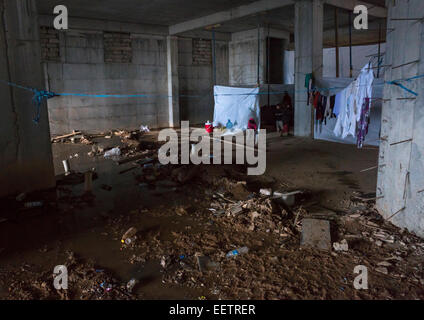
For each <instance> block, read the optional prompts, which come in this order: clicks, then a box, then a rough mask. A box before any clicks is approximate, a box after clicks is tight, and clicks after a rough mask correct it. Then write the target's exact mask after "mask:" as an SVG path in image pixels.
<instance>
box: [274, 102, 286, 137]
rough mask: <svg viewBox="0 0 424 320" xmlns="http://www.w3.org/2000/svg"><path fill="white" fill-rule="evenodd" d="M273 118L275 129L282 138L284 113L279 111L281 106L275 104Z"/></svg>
mask: <svg viewBox="0 0 424 320" xmlns="http://www.w3.org/2000/svg"><path fill="white" fill-rule="evenodd" d="M274 117H275V124H276V127H277V132H279V133H280V137H282V136H283V129H284V123H283V119H284V112H283V110H282V109H281V105H279V104H277V107H276V110H275V113H274Z"/></svg>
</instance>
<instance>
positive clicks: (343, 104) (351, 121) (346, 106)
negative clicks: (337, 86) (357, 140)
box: [334, 63, 374, 139]
mask: <svg viewBox="0 0 424 320" xmlns="http://www.w3.org/2000/svg"><path fill="white" fill-rule="evenodd" d="M373 81H374V75H373V72H372V69H371V64H370V63H369V64H367V65H366V66H365V67H364V68H362V70H361V73H360V74H359V76H358V78H357V79H356V80H355V81H353V82H352V83H351V84H350V85H349V86H348V87H347V88H345V89H344V90H342V91H341V92H340V93H339V94H337V95H336V102H335V107H334V109H335V111H334V113H336V114H337V112H338V114H337V122H336V126H335V128H334V134H335V135H336V136H339V137H342V138H343V139H345V138H346V137H347V136H349V135H351V136H353V137H356V136H357V135H356V129H357V122H359V121H360V120H361V115H362V108H363V106H364V99H365V98H371V97H372V83H373ZM336 108H338V110H336Z"/></svg>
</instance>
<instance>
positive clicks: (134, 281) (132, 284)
mask: <svg viewBox="0 0 424 320" xmlns="http://www.w3.org/2000/svg"><path fill="white" fill-rule="evenodd" d="M137 283H138V281H137V279H134V278H133V279H131V280H130V281H128V283H127V290H128V291H129V292H132V291H133V289H134V287H135V286H136V285H137Z"/></svg>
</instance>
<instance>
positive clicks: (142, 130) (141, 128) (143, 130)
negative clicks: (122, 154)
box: [140, 125, 150, 133]
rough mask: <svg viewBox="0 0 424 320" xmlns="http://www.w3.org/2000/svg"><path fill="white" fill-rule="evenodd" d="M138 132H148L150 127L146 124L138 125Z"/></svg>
mask: <svg viewBox="0 0 424 320" xmlns="http://www.w3.org/2000/svg"><path fill="white" fill-rule="evenodd" d="M140 132H143V133H149V132H150V129H149V127H147V126H143V125H142V126H140Z"/></svg>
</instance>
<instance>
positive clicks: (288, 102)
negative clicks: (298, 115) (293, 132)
mask: <svg viewBox="0 0 424 320" xmlns="http://www.w3.org/2000/svg"><path fill="white" fill-rule="evenodd" d="M281 104H282V107H283V114H284V115H283V124H284V126H283V135H285V136H288V135H289V132H290V124H291V122H292V120H293V119H292V118H293V103H292V99H291V97H290V95H289V93H288V92H287V91H285V92H284V98H283V102H282V103H281Z"/></svg>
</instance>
